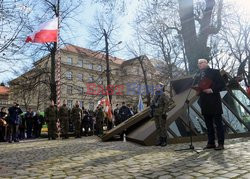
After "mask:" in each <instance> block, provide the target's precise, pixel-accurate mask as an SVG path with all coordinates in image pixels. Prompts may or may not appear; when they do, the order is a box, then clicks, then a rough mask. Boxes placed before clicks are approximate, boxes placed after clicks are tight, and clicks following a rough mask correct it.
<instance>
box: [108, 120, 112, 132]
mask: <svg viewBox="0 0 250 179" xmlns="http://www.w3.org/2000/svg"><path fill="white" fill-rule="evenodd" d="M112 128H113V123H112V121H110V120H108V119H107V129H108V130H111V129H112Z"/></svg>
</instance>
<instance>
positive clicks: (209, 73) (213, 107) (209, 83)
mask: <svg viewBox="0 0 250 179" xmlns="http://www.w3.org/2000/svg"><path fill="white" fill-rule="evenodd" d="M198 67H199V69H200V76H199V77H198V78H199V79H198V86H199V89H200V93H199V96H200V98H199V101H198V103H199V104H200V107H201V113H202V115H203V116H204V119H205V123H206V127H207V135H208V143H207V146H206V147H205V149H211V148H215V150H222V149H224V139H225V137H224V129H223V123H222V116H221V115H222V113H223V110H222V104H221V97H220V91H222V90H223V89H224V88H225V82H224V80H223V78H222V76H221V75H220V71H219V70H216V69H211V68H210V67H209V66H208V62H207V60H206V59H199V60H198ZM214 123H215V125H216V131H217V138H218V146H217V147H216V146H215V131H214Z"/></svg>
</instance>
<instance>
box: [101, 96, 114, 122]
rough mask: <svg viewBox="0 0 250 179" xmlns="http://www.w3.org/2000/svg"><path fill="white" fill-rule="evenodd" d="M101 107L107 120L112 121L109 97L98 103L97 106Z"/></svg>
mask: <svg viewBox="0 0 250 179" xmlns="http://www.w3.org/2000/svg"><path fill="white" fill-rule="evenodd" d="M99 105H100V106H103V108H104V113H105V115H106V117H107V118H108V119H109V120H112V107H111V104H110V101H109V96H108V95H107V97H106V98H103V99H101V100H99V101H98V106H99Z"/></svg>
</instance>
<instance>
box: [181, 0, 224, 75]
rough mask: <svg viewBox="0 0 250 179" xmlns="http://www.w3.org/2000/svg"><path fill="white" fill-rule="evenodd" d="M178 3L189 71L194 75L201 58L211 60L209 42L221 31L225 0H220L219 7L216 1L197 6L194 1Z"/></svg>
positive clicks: (182, 0) (207, 1)
mask: <svg viewBox="0 0 250 179" xmlns="http://www.w3.org/2000/svg"><path fill="white" fill-rule="evenodd" d="M178 3H179V16H180V22H181V34H182V37H183V40H184V45H185V51H186V55H187V58H188V63H189V70H190V72H191V73H193V72H194V71H195V69H196V64H197V60H198V59H199V58H206V59H210V58H209V55H210V50H211V48H210V47H208V46H207V42H208V38H209V36H210V35H213V34H217V33H218V32H219V30H220V29H221V24H222V19H221V18H222V17H221V13H222V6H223V0H218V5H217V6H216V2H215V0H204V1H203V2H200V1H199V2H197V4H196V6H195V4H194V1H193V0H178ZM195 7H197V8H195ZM216 8H217V11H216ZM216 12H217V13H216ZM214 16H216V17H217V18H215V17H214Z"/></svg>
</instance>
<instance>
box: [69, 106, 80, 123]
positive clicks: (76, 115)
mask: <svg viewBox="0 0 250 179" xmlns="http://www.w3.org/2000/svg"><path fill="white" fill-rule="evenodd" d="M71 118H72V120H73V121H81V119H82V109H81V108H80V107H76V106H75V107H73V109H72V110H71Z"/></svg>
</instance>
